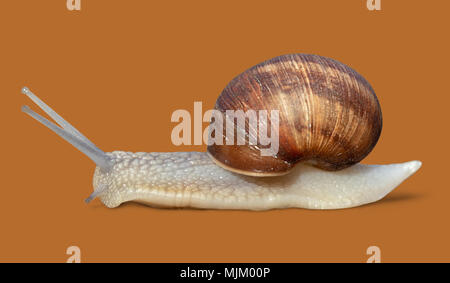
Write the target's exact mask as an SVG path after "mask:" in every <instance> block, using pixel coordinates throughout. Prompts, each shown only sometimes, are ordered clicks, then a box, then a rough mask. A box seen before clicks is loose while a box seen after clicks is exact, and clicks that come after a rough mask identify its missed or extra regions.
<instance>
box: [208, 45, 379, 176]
mask: <svg viewBox="0 0 450 283" xmlns="http://www.w3.org/2000/svg"><path fill="white" fill-rule="evenodd" d="M215 109H216V110H219V111H220V112H221V113H222V114H223V115H225V111H226V110H243V111H244V112H246V111H247V110H250V109H252V110H256V111H257V110H278V111H279V150H278V154H276V155H273V156H262V155H261V154H260V150H261V148H262V147H264V146H262V145H261V144H259V141H258V143H257V144H253V145H252V144H249V143H246V144H245V145H226V144H225V142H224V143H223V145H218V144H213V145H209V146H208V153H209V155H210V156H211V157H212V158H213V160H214V161H215V162H216V163H217V164H218V165H220V166H222V167H224V168H226V169H228V170H232V171H235V172H239V173H241V174H245V175H253V176H274V175H284V174H286V173H288V172H289V171H290V170H291V169H292V168H293V167H294V166H295V164H297V163H299V162H308V163H311V164H313V165H314V166H316V167H319V168H322V169H326V170H340V169H344V168H346V167H349V166H351V165H353V164H355V163H358V162H359V161H361V160H362V159H363V158H364V157H366V156H367V155H368V154H369V153H370V151H371V150H372V149H373V147H374V146H375V144H376V143H377V141H378V138H379V136H380V133H381V128H382V115H381V108H380V105H379V102H378V100H377V97H376V95H375V92H374V90H373V89H372V87H371V86H370V84H369V83H368V82H367V81H366V80H365V79H364V78H363V77H362V76H361V75H360V74H358V73H357V72H356V71H354V70H353V69H351V68H350V67H348V66H346V65H344V64H342V63H340V62H338V61H336V60H333V59H330V58H325V57H322V56H318V55H307V54H290V55H283V56H279V57H275V58H273V59H270V60H267V61H265V62H262V63H260V64H258V65H256V66H254V67H252V68H250V69H248V70H246V71H245V72H243V73H242V74H240V75H238V76H237V77H235V78H234V79H233V80H232V81H231V82H230V83H229V84H228V85H227V86H226V87H225V89H224V90H223V91H222V93H221V94H220V96H219V98H218V99H217V102H216V105H215ZM268 123H269V124H270V119H269V122H268ZM250 127H251V125H249V124H248V123H247V124H246V129H241V130H244V131H246V135H247V136H248V133H249V132H254V131H256V130H257V129H251V128H250ZM269 128H270V126H269ZM222 135H223V139H224V140H225V139H226V133H225V132H224V133H223V134H222Z"/></svg>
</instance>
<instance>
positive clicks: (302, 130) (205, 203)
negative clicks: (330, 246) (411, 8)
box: [22, 54, 421, 210]
mask: <svg viewBox="0 0 450 283" xmlns="http://www.w3.org/2000/svg"><path fill="white" fill-rule="evenodd" d="M22 92H23V93H24V94H25V95H27V96H28V97H29V98H31V99H32V100H33V101H34V102H35V103H36V104H37V105H38V106H39V107H40V108H41V109H42V110H43V111H45V112H46V113H47V114H48V115H49V116H50V117H51V118H52V119H53V120H55V122H56V123H57V124H58V125H59V126H58V125H55V124H54V123H52V122H50V121H49V120H47V119H46V118H44V117H42V116H41V115H39V114H37V113H35V112H34V111H32V110H31V109H29V108H28V107H26V106H24V107H23V108H22V111H24V112H25V113H27V114H29V115H30V116H32V117H33V118H34V119H36V120H37V121H39V122H41V123H42V124H44V125H45V126H47V127H48V128H50V129H51V130H52V131H53V132H55V133H56V134H58V135H60V136H61V137H62V138H64V139H65V140H66V141H68V142H69V143H71V144H72V145H73V146H75V147H76V148H77V149H79V150H80V151H81V152H83V153H84V154H86V155H87V156H88V157H89V158H91V159H92V160H93V161H94V162H95V163H96V164H97V167H96V169H95V173H94V178H93V185H94V192H93V193H92V194H91V196H90V197H89V198H88V199H87V200H86V201H87V202H89V201H91V200H92V199H94V198H95V197H99V198H100V200H101V201H102V202H103V203H104V204H105V205H106V206H107V207H111V208H112V207H117V206H119V205H120V204H121V203H123V202H127V201H135V202H139V203H144V204H146V205H150V206H157V207H195V208H208V209H248V210H266V209H274V208H289V207H300V208H310V209H337V208H346V207H354V206H358V205H362V204H366V203H370V202H374V201H377V200H379V199H381V198H383V197H384V196H385V195H386V194H388V193H389V192H390V191H391V190H393V189H394V188H395V187H396V186H398V185H399V184H400V183H401V182H402V181H403V180H405V179H406V178H408V177H409V176H410V175H412V174H413V173H414V172H415V171H417V170H418V169H419V168H420V166H421V163H420V161H411V162H406V163H401V164H391V165H362V164H358V162H359V161H361V160H362V159H363V158H364V157H365V156H366V155H367V154H368V153H369V152H370V151H371V150H372V149H373V147H374V146H375V144H376V142H377V140H378V138H379V135H380V133H381V127H382V117H381V109H380V105H379V103H378V100H377V98H376V96H375V93H374V91H373V89H372V88H371V86H370V84H369V83H368V82H367V81H366V80H365V79H364V78H363V77H362V76H361V75H359V74H358V73H356V72H355V71H354V70H352V69H351V68H349V67H347V66H346V65H344V64H342V63H339V62H337V61H335V60H332V59H328V58H324V57H320V56H317V55H304V54H293V55H284V56H280V57H276V58H274V59H271V60H268V61H265V62H263V63H261V64H258V65H256V66H255V67H253V68H250V69H249V70H247V71H245V72H244V73H242V74H241V75H239V76H237V77H236V78H235V79H233V80H232V81H231V82H230V83H229V84H228V85H227V87H226V88H225V89H224V91H223V92H222V94H221V95H220V96H219V98H218V100H217V102H216V106H215V109H216V110H218V111H219V112H220V113H222V114H223V115H224V116H226V112H227V110H242V111H243V112H246V111H248V110H271V109H275V110H278V111H279V128H278V130H279V149H278V151H277V152H274V153H273V154H271V155H269V156H265V155H262V154H261V151H262V149H263V147H264V145H263V144H260V143H256V144H245V145H233V144H229V143H227V142H226V139H227V136H225V135H223V136H220V133H215V135H219V136H218V138H219V139H223V140H224V141H225V142H224V143H223V144H210V145H209V146H208V150H207V152H172V153H160V152H154V153H130V152H122V151H115V152H110V153H105V152H103V151H102V150H100V149H99V148H98V147H97V146H95V145H94V144H93V143H92V142H91V141H89V139H87V138H86V137H85V136H83V135H82V134H81V133H80V132H79V131H78V130H77V129H75V128H74V127H73V126H72V125H70V124H69V123H68V122H67V121H66V120H64V119H63V118H62V117H61V116H59V115H58V114H57V113H56V112H55V111H53V110H52V109H51V108H50V107H49V106H48V105H46V104H45V103H44V102H43V101H41V100H40V99H39V98H38V97H37V96H35V95H34V94H33V93H32V92H31V91H30V90H29V89H28V88H23V89H22ZM224 121H226V119H225V120H224ZM258 129H259V128H258ZM258 129H256V128H252V126H251V125H250V124H249V123H247V124H245V125H244V126H242V125H241V127H237V128H236V129H235V131H236V132H238V133H239V132H242V133H243V134H244V136H246V137H250V136H252V135H254V134H255V132H257V131H258ZM270 129H271V130H272V129H273V128H270ZM272 134H273V133H272ZM215 138H217V137H215ZM258 142H259V141H258Z"/></svg>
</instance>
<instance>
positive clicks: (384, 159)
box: [0, 0, 450, 262]
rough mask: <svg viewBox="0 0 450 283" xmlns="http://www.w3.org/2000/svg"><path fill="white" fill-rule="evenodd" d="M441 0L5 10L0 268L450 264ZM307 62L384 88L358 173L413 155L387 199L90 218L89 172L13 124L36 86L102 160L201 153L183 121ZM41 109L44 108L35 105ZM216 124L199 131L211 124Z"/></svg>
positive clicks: (20, 6)
mask: <svg viewBox="0 0 450 283" xmlns="http://www.w3.org/2000/svg"><path fill="white" fill-rule="evenodd" d="M447 2H448V1H433V2H430V1H407V0H402V1H399V0H396V1H386V0H382V9H383V10H382V11H380V12H370V11H368V10H367V8H366V1H365V0H360V1H335V0H308V1H300V0H292V1H287V0H284V1H280V0H277V1H262V0H257V1H256V0H246V1H242V0H240V1H236V0H226V1H225V0H220V1H210V0H205V1H203V0H202V1H201V0H190V1H147V0H140V1H137V0H136V1H107V0H96V1H90V0H82V10H81V11H79V12H78V11H68V10H67V9H66V1H65V0H60V1H31V0H29V1H25V0H21V1H18V0H15V1H3V2H2V4H1V8H0V29H1V32H0V37H1V44H0V50H1V53H0V71H1V74H0V80H1V81H0V93H1V97H2V99H3V100H2V111H1V117H0V118H1V121H2V122H1V124H2V127H1V132H2V138H1V147H2V162H1V163H0V166H1V168H0V169H1V170H0V172H1V205H0V217H1V224H0V225H1V232H0V261H32V262H35V261H36V262H40V261H45V262H47V261H56V262H65V261H66V259H67V258H68V257H69V256H68V255H66V254H65V252H66V248H67V247H69V246H71V245H76V246H79V247H80V248H81V253H82V254H81V256H82V261H84V262H98V261H120V262H129V261H132V262H136V261H145V262H161V261H162V262H195V261H207V262H234V261H237V262H304V261H314V262H321V261H327V262H330V261H331V262H342V261H344V262H348V261H352V262H353V261H355V262H364V261H366V260H367V258H368V256H367V255H366V249H367V247H369V246H371V245H377V246H379V247H380V248H381V260H382V261H384V262H396V261H449V259H450V245H449V242H448V239H449V238H450V227H449V225H448V218H449V216H450V208H449V204H448V203H449V201H450V190H449V188H448V184H447V182H446V175H448V174H449V173H448V158H449V154H448V153H449V150H448V138H447V137H448V134H447V133H446V131H447V129H448V125H447V122H448V115H449V110H448V105H449V102H450V100H449V93H448V87H447V85H448V81H449V79H448V68H447V67H448V65H449V63H450V62H449V53H448V50H449V47H450V46H449V42H448V27H449V15H448V11H449V8H450V5H449V3H447ZM286 53H314V54H319V55H323V56H327V57H331V58H335V59H337V60H339V61H341V62H343V63H345V64H347V65H349V66H351V67H353V68H354V69H356V70H357V71H358V72H360V73H361V74H362V75H363V76H364V77H366V78H367V79H368V81H369V82H370V83H371V84H372V86H373V87H374V89H375V91H376V93H377V95H378V98H379V100H380V103H381V106H382V109H383V120H384V128H383V132H382V135H381V139H380V141H379V143H378V145H377V146H376V148H375V150H374V151H373V152H372V153H371V154H370V156H368V157H367V158H366V159H365V160H364V163H395V162H403V161H409V160H414V159H418V160H421V161H423V167H422V169H421V170H420V171H419V172H418V173H417V174H416V175H414V176H413V177H411V178H410V179H408V180H407V181H406V182H404V183H403V184H402V185H400V186H399V187H398V188H397V189H396V190H395V191H394V192H393V193H391V194H390V195H389V196H388V197H387V198H386V199H384V200H382V201H380V202H378V203H375V204H371V205H366V206H363V207H359V208H354V209H346V210H337V211H310V210H303V209H287V210H274V211H266V212H249V211H213V210H206V211H205V210H191V209H154V208H148V207H145V206H141V205H137V204H125V205H122V206H121V207H119V208H117V209H108V208H106V207H104V206H103V205H102V204H101V203H100V202H99V201H98V200H95V201H94V202H93V203H91V204H89V205H86V204H85V203H84V202H83V200H84V198H85V197H87V196H88V195H89V194H90V193H91V191H92V183H91V182H92V174H93V170H94V164H93V163H92V162H91V161H90V160H89V159H88V158H86V157H85V156H83V155H82V154H81V153H79V152H78V151H77V150H76V149H74V148H72V146H70V145H69V144H67V143H66V142H64V141H63V140H62V139H60V138H59V137H57V136H56V135H55V134H53V133H50V132H49V131H48V130H47V129H45V128H44V127H42V126H41V125H38V124H37V122H35V121H33V120H31V119H30V118H29V117H27V116H26V115H25V114H23V113H21V112H20V106H21V105H23V104H28V105H32V102H31V101H29V100H28V99H27V98H26V97H25V96H23V95H21V94H20V88H21V87H22V86H25V85H26V86H29V87H30V89H31V90H32V91H34V92H35V93H36V94H37V95H38V96H40V97H41V98H42V99H43V100H44V101H46V102H47V103H48V104H49V105H51V106H52V107H54V109H55V110H57V111H58V112H59V113H61V114H62V116H63V117H65V118H67V119H68V120H69V121H70V122H72V123H73V125H74V126H76V127H77V128H78V129H79V130H80V131H81V132H83V133H84V134H85V135H86V136H87V137H89V138H90V139H91V140H92V141H93V142H94V143H96V144H97V145H98V146H99V147H100V148H102V149H103V150H104V151H112V150H126V151H199V150H202V151H203V150H205V147H204V146H182V147H176V146H174V145H172V143H171V141H170V133H171V130H172V128H173V127H174V125H175V124H174V123H171V122H170V116H171V114H172V112H173V111H174V110H176V109H188V110H189V111H192V110H193V102H194V101H202V102H203V106H204V110H206V109H210V108H212V107H213V105H214V102H215V100H216V98H217V96H218V94H219V93H220V92H221V90H222V89H223V88H224V87H225V85H226V84H227V83H228V81H230V80H231V79H232V78H233V77H234V76H236V75H237V74H239V73H240V72H242V71H244V70H245V69H247V68H249V67H251V66H253V65H255V64H257V63H259V62H261V61H264V60H266V59H269V58H271V57H275V56H278V55H281V54H286ZM33 109H36V107H33ZM205 126H206V124H205Z"/></svg>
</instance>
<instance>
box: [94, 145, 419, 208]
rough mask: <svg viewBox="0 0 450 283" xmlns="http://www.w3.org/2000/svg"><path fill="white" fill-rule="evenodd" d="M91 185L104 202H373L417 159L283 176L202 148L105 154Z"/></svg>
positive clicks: (304, 168)
mask: <svg viewBox="0 0 450 283" xmlns="http://www.w3.org/2000/svg"><path fill="white" fill-rule="evenodd" d="M106 154H107V155H108V156H109V157H110V160H111V161H112V162H113V164H114V165H113V167H112V169H111V170H109V172H107V173H102V169H101V168H100V167H97V168H96V170H95V174H94V181H93V183H94V188H95V190H97V191H101V193H100V194H99V195H98V196H99V197H100V200H101V201H102V202H103V203H104V204H105V205H106V206H107V207H111V208H112V207H117V206H119V205H120V204H121V203H123V202H127V201H134V202H139V203H143V204H147V205H150V206H155V207H194V208H204V209H245V210H268V209H277V208H290V207H298V208H309V209H340V208H348V207H354V206H359V205H363V204H367V203H371V202H375V201H378V200H380V199H381V198H383V197H384V196H385V195H387V194H388V193H389V192H390V191H392V190H393V189H394V188H395V187H396V186H398V185H399V184H400V183H401V182H402V181H403V180H405V179H406V178H408V177H409V176H410V175H412V174H413V173H414V172H416V171H417V170H418V169H419V168H420V166H421V163H420V162H419V161H411V162H406V163H401V164H390V165H362V164H356V165H354V166H352V167H349V168H346V169H343V170H340V171H335V172H330V171H324V170H321V169H318V168H315V167H312V166H309V165H306V164H299V165H298V166H296V167H295V168H294V169H293V171H292V172H291V173H290V174H288V175H285V176H278V177H263V178H261V177H250V176H244V175H240V174H236V173H233V172H230V171H227V170H225V169H222V168H221V167H219V166H217V165H216V164H215V163H214V162H213V161H212V160H211V159H210V158H209V157H208V156H207V154H206V153H204V152H173V153H130V152H122V151H115V152H112V153H106Z"/></svg>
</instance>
